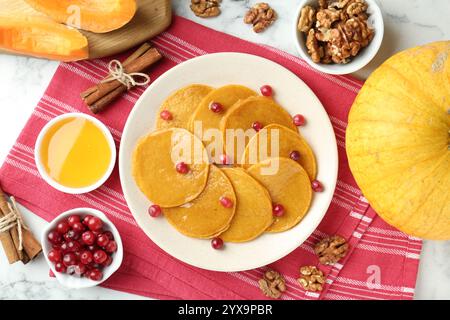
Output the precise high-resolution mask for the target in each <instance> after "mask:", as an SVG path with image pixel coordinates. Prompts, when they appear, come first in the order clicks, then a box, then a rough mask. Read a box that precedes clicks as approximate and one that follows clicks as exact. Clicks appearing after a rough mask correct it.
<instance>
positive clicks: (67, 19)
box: [25, 0, 136, 33]
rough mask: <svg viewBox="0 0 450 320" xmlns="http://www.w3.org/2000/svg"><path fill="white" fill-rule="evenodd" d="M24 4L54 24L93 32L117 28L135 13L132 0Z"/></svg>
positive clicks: (30, 0)
mask: <svg viewBox="0 0 450 320" xmlns="http://www.w3.org/2000/svg"><path fill="white" fill-rule="evenodd" d="M25 1H26V2H27V3H28V4H29V5H30V6H32V7H33V8H34V9H36V10H38V11H40V12H42V13H45V14H46V15H48V16H49V17H51V18H52V19H54V20H55V21H58V22H61V23H65V24H68V25H70V26H72V27H76V28H79V29H83V30H87V31H92V32H95V33H105V32H110V31H113V30H116V29H119V28H121V27H123V26H124V25H125V24H127V23H128V22H130V21H131V19H132V18H133V17H134V14H135V13H136V1H135V0H107V1H105V0H93V1H84V0H74V1H55V0H25ZM77 15H79V16H77ZM78 18H79V19H78ZM78 24H79V25H78Z"/></svg>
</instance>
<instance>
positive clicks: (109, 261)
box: [102, 256, 113, 267]
mask: <svg viewBox="0 0 450 320" xmlns="http://www.w3.org/2000/svg"><path fill="white" fill-rule="evenodd" d="M112 262H113V258H112V257H111V256H108V257H107V258H106V260H105V262H103V263H102V265H103V266H104V267H109V266H110V265H111V264H112Z"/></svg>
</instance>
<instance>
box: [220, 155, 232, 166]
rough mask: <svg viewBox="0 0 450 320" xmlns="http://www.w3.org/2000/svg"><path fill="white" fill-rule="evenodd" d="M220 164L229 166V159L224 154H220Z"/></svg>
mask: <svg viewBox="0 0 450 320" xmlns="http://www.w3.org/2000/svg"><path fill="white" fill-rule="evenodd" d="M219 160H220V163H221V164H230V162H231V161H230V158H229V157H228V156H227V155H226V154H221V155H220V157H219Z"/></svg>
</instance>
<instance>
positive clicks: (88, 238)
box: [81, 231, 95, 246]
mask: <svg viewBox="0 0 450 320" xmlns="http://www.w3.org/2000/svg"><path fill="white" fill-rule="evenodd" d="M81 240H82V241H83V243H84V244H87V245H88V246H90V245H92V244H94V243H95V235H94V233H93V232H92V231H85V232H83V234H82V235H81Z"/></svg>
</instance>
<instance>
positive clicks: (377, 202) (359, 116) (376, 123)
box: [346, 41, 450, 240]
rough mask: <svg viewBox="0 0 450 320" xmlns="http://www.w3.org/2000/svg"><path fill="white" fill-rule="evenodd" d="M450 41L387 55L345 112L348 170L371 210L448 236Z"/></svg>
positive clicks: (407, 228)
mask: <svg viewBox="0 0 450 320" xmlns="http://www.w3.org/2000/svg"><path fill="white" fill-rule="evenodd" d="M449 109H450V41H443V42H435V43H431V44H428V45H425V46H421V47H416V48H412V49H409V50H406V51H403V52H401V53H398V54H396V55H395V56H393V57H391V58H390V59H388V60H387V61H386V62H385V63H384V64H383V65H382V66H380V67H379V68H378V69H377V70H376V71H375V72H374V73H373V74H372V75H371V76H370V77H369V79H368V80H367V81H366V83H365V85H364V86H363V88H362V89H361V91H360V93H359V94H358V96H357V98H356V100H355V102H354V104H353V106H352V109H351V112H350V115H349V122H348V127H347V133H346V146H347V154H348V158H349V164H350V168H351V171H352V173H353V175H354V177H355V179H356V181H357V183H358V185H359V187H360V188H361V190H362V192H363V194H364V196H365V197H366V198H367V199H368V201H369V203H370V204H371V206H372V207H373V208H374V209H375V211H376V212H377V213H378V214H379V215H380V216H381V217H382V218H383V219H384V220H385V221H386V222H388V223H390V224H391V225H393V226H395V227H397V228H398V229H400V230H401V231H403V232H406V233H408V234H410V235H412V236H416V237H420V238H425V239H442V240H443V239H450V223H449V222H450V192H449V189H450V150H449V129H450V115H449V114H448V110H449Z"/></svg>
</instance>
